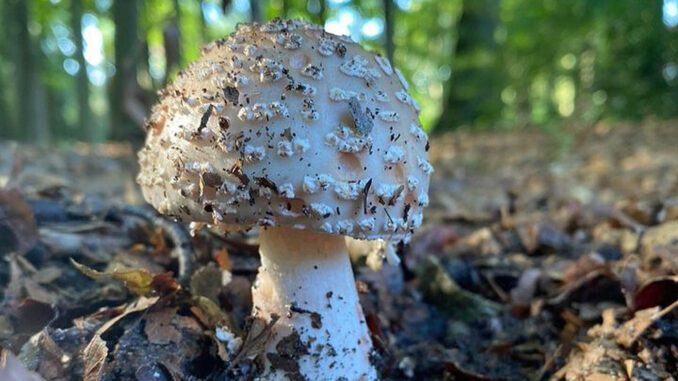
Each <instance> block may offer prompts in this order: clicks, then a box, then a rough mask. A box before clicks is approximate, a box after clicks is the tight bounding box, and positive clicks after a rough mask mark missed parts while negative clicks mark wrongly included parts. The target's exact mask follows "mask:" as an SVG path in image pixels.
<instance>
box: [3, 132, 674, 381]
mask: <svg viewBox="0 0 678 381" xmlns="http://www.w3.org/2000/svg"><path fill="white" fill-rule="evenodd" d="M674 128H675V126H671V125H670V123H669V124H662V123H658V122H653V121H650V122H646V123H645V124H644V125H643V126H642V129H641V128H639V127H638V126H633V125H623V124H620V125H615V126H613V127H611V126H608V125H606V124H605V123H602V122H601V123H599V124H597V125H595V126H593V127H592V128H591V129H588V130H586V131H574V132H572V133H571V134H572V140H573V141H574V143H573V144H572V145H571V146H568V145H563V144H561V143H560V140H559V139H558V136H553V135H546V134H541V133H537V132H532V131H516V132H512V133H510V134H509V133H503V132H500V133H493V134H485V133H475V134H466V133H459V134H455V135H442V136H437V137H435V138H434V139H433V144H432V147H431V151H430V152H431V159H432V160H433V162H434V164H435V166H436V172H435V175H434V179H433V183H432V186H431V197H430V198H431V203H432V206H431V207H430V208H429V209H428V211H427V213H428V214H427V221H426V224H425V226H424V227H423V228H422V229H421V231H420V232H418V233H417V234H416V235H415V237H414V238H413V240H412V242H411V243H410V244H409V245H398V247H397V250H396V252H397V255H398V256H399V257H400V258H402V259H403V260H402V261H401V262H400V264H384V265H383V266H372V268H370V267H368V266H366V258H365V255H367V254H368V253H367V252H365V253H360V252H358V253H352V260H353V261H354V266H355V268H356V277H357V281H358V284H360V285H361V289H363V290H364V291H365V292H361V294H360V298H361V303H362V305H363V309H364V311H365V318H366V321H367V323H368V327H369V329H370V331H371V334H372V339H373V342H374V346H375V349H376V353H375V356H374V361H375V363H376V364H377V365H378V367H379V371H380V372H381V375H382V378H383V379H385V380H409V379H412V380H415V379H427V380H455V379H460V380H525V379H531V380H549V379H550V380H567V381H569V380H613V379H619V380H675V379H676V374H678V366H677V365H676V364H677V363H678V346H676V344H675V343H676V342H678V333H677V332H678V279H677V278H676V277H677V276H678V263H677V262H676V258H678V251H677V250H678V248H677V246H676V243H677V242H678V207H677V205H678V203H677V202H676V194H678V179H677V178H676V177H675V176H672V175H670V174H671V173H672V172H671V168H673V169H675V168H677V167H678V154H676V151H675V147H676V145H678V136H676V134H675V133H674V132H673V131H674ZM641 130H642V132H641ZM3 144H4V143H0V149H2V147H1V146H2V145H3ZM575 147H576V150H575V149H574V148H575ZM14 152H15V155H19V156H21V157H19V158H18V160H13V163H12V164H11V167H12V182H11V185H12V187H13V188H12V189H8V188H7V189H2V190H0V257H1V258H0V259H2V260H1V261H0V295H1V297H2V299H1V302H0V347H2V355H1V356H0V379H27V380H41V379H85V380H92V381H95V380H96V381H99V380H115V379H136V380H151V379H154V380H157V379H162V380H184V379H185V380H202V379H206V380H241V379H242V380H247V379H252V378H254V377H256V374H257V371H258V370H259V369H260V366H261V358H262V356H265V354H264V353H263V351H264V347H265V343H266V341H267V340H268V338H269V336H270V331H271V329H270V328H271V324H273V323H266V322H264V321H263V320H258V319H252V318H251V317H250V310H251V293H250V288H251V286H252V284H253V282H254V278H255V276H256V270H257V267H258V257H257V255H256V232H249V233H244V234H239V235H229V236H223V235H222V234H221V233H218V232H214V231H210V230H207V229H203V230H201V231H199V232H197V235H196V236H195V237H191V236H190V235H189V234H188V230H187V229H186V227H184V226H182V225H179V224H176V223H174V222H173V221H170V220H167V219H164V218H162V217H160V216H158V215H156V214H155V213H154V212H152V211H150V210H149V209H147V208H143V207H139V206H136V205H135V204H137V203H140V201H141V198H140V195H139V192H138V190H137V189H136V188H135V187H134V186H133V177H134V170H133V168H134V165H133V162H134V160H133V156H132V155H130V153H131V152H130V151H129V150H128V149H125V148H120V149H113V148H110V149H109V150H108V151H107V152H108V154H106V155H104V154H101V153H96V152H97V151H96V150H83V149H82V148H81V149H80V150H76V151H73V152H64V151H60V152H49V154H50V156H49V157H51V158H54V163H53V165H52V166H51V167H48V166H45V165H42V166H41V160H39V158H40V157H45V155H46V154H47V153H46V152H45V149H38V148H32V147H26V148H25V149H21V150H15V151H14ZM16 163H22V164H21V165H22V166H19V167H18V166H17V164H16ZM4 164H5V163H0V170H1V169H2V168H4V166H3V165H4ZM54 168H57V169H58V170H54ZM73 168H78V170H77V171H74V170H73ZM102 168H107V169H108V170H109V171H108V172H106V171H102ZM130 184H131V185H130ZM365 251H367V250H365ZM354 254H355V255H354ZM373 268H374V269H377V270H374V269H373ZM273 321H275V317H274V319H273ZM281 365H284V364H283V363H281ZM8 377H10V378H8Z"/></svg>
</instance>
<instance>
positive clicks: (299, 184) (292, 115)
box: [138, 20, 432, 240]
mask: <svg viewBox="0 0 678 381" xmlns="http://www.w3.org/2000/svg"><path fill="white" fill-rule="evenodd" d="M161 96H162V97H161V100H160V102H159V104H158V105H156V106H155V107H154V109H153V114H152V116H151V118H150V121H149V123H148V126H147V127H148V130H149V132H148V136H147V139H146V146H145V147H144V148H143V149H142V150H141V152H140V153H139V159H140V160H139V161H140V165H141V172H140V174H139V177H138V182H139V184H141V187H142V191H143V194H144V197H145V198H146V200H147V201H148V202H150V203H151V204H152V205H153V206H155V208H156V209H158V210H159V211H160V212H161V213H164V214H168V215H171V216H174V217H176V218H179V219H182V220H186V221H200V222H207V223H212V224H220V225H224V226H226V227H227V228H228V229H229V230H238V229H242V228H247V227H250V226H253V225H257V224H258V225H265V226H291V227H294V228H298V229H312V230H315V231H321V232H328V233H334V234H343V235H347V236H352V237H354V238H358V239H387V240H400V239H408V238H409V236H410V234H411V232H412V230H413V229H415V228H417V227H418V226H419V225H420V224H421V220H422V209H423V208H424V207H425V206H426V205H427V204H428V185H429V178H430V174H431V172H432V167H431V165H430V164H429V162H428V159H427V147H428V138H427V135H426V133H425V132H424V131H423V130H422V129H421V126H420V124H419V121H418V106H417V104H416V103H415V102H414V100H413V99H412V98H411V97H410V96H409V95H408V93H407V83H406V82H405V80H404V78H403V77H402V75H401V74H400V72H399V71H398V70H397V69H394V68H393V67H392V66H391V65H390V63H389V61H388V60H387V59H386V58H383V57H381V56H379V55H376V54H373V53H370V52H367V51H365V50H364V49H363V48H361V47H360V46H359V45H358V44H356V43H354V42H352V41H350V40H349V39H347V38H346V37H341V36H336V35H333V34H330V33H327V32H325V31H324V30H323V29H322V28H321V27H318V26H316V25H312V24H307V23H304V22H301V21H283V20H276V21H273V22H270V23H266V24H263V25H257V24H253V25H240V26H239V27H238V29H237V31H236V32H235V33H233V34H232V35H231V36H229V37H228V38H226V39H223V40H219V41H216V42H214V43H212V44H210V45H208V46H207V47H206V48H205V49H204V50H203V53H202V57H201V58H200V59H199V60H198V61H196V62H194V63H193V64H192V65H190V67H189V68H188V69H186V70H185V71H184V72H182V73H180V74H179V76H178V78H177V79H176V81H175V82H174V83H173V84H172V85H170V86H168V87H167V88H166V89H165V90H163V91H162V94H161Z"/></svg>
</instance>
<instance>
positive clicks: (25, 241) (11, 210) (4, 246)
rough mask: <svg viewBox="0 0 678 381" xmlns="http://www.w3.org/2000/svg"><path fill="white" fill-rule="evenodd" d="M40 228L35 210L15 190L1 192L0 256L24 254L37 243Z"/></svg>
mask: <svg viewBox="0 0 678 381" xmlns="http://www.w3.org/2000/svg"><path fill="white" fill-rule="evenodd" d="M37 236H38V228H37V225H36V223H35V217H34V215H33V209H32V208H31V206H30V205H28V203H26V201H25V200H24V198H23V196H22V195H21V193H20V192H19V191H18V190H15V189H2V190H0V255H2V254H5V253H8V252H11V251H16V252H18V253H19V254H23V253H25V252H26V251H28V250H30V249H31V248H32V247H33V246H34V245H35V242H36V241H37Z"/></svg>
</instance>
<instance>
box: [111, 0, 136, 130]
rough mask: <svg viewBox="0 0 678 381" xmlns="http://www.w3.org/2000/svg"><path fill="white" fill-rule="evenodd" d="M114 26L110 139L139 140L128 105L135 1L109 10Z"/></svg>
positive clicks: (122, 0) (133, 84)
mask: <svg viewBox="0 0 678 381" xmlns="http://www.w3.org/2000/svg"><path fill="white" fill-rule="evenodd" d="M112 13H113V22H114V24H115V42H114V46H115V68H116V73H115V76H114V77H113V81H112V84H111V137H112V139H114V140H127V141H141V140H142V139H143V130H142V129H141V128H140V126H138V125H136V124H135V122H134V120H133V119H132V118H131V116H130V114H129V112H128V111H127V110H128V108H129V107H128V105H130V104H133V103H134V102H135V99H134V98H135V93H136V89H137V88H138V84H137V78H136V75H137V64H138V60H139V57H138V56H139V49H140V46H139V39H138V36H137V21H138V20H137V18H138V9H137V3H136V1H130V0H126V1H125V0H117V1H114V2H113V7H112Z"/></svg>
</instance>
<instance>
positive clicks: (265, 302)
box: [253, 227, 377, 380]
mask: <svg viewBox="0 0 678 381" xmlns="http://www.w3.org/2000/svg"><path fill="white" fill-rule="evenodd" d="M259 252H260V254H261V268H260V269H259V275H258V278H257V282H256V284H255V287H254V290H253V304H254V309H253V315H254V316H256V317H259V318H262V319H265V320H269V319H270V318H271V316H275V315H278V316H280V319H279V320H278V321H277V323H276V324H275V325H274V327H273V334H272V336H271V339H270V340H269V342H268V343H267V345H266V353H265V355H264V356H265V364H266V369H265V374H264V376H265V377H266V379H286V378H285V376H287V377H289V379H296V378H295V377H294V376H297V377H299V376H302V377H304V378H305V379H309V380H315V379H322V380H335V379H343V378H346V377H348V379H351V380H376V379H377V373H376V370H375V368H374V367H373V365H372V364H371V362H370V351H371V350H372V342H371V340H370V336H369V333H368V329H367V325H366V324H365V318H364V316H363V312H362V309H361V307H360V303H359V300H358V293H357V291H356V287H355V281H354V277H353V270H352V269H351V263H350V260H349V256H348V252H347V249H346V241H345V239H344V237H343V236H340V235H329V234H324V233H317V232H312V231H308V230H298V229H293V228H287V227H267V228H265V229H262V231H261V234H260V250H259ZM300 379H301V378H300Z"/></svg>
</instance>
